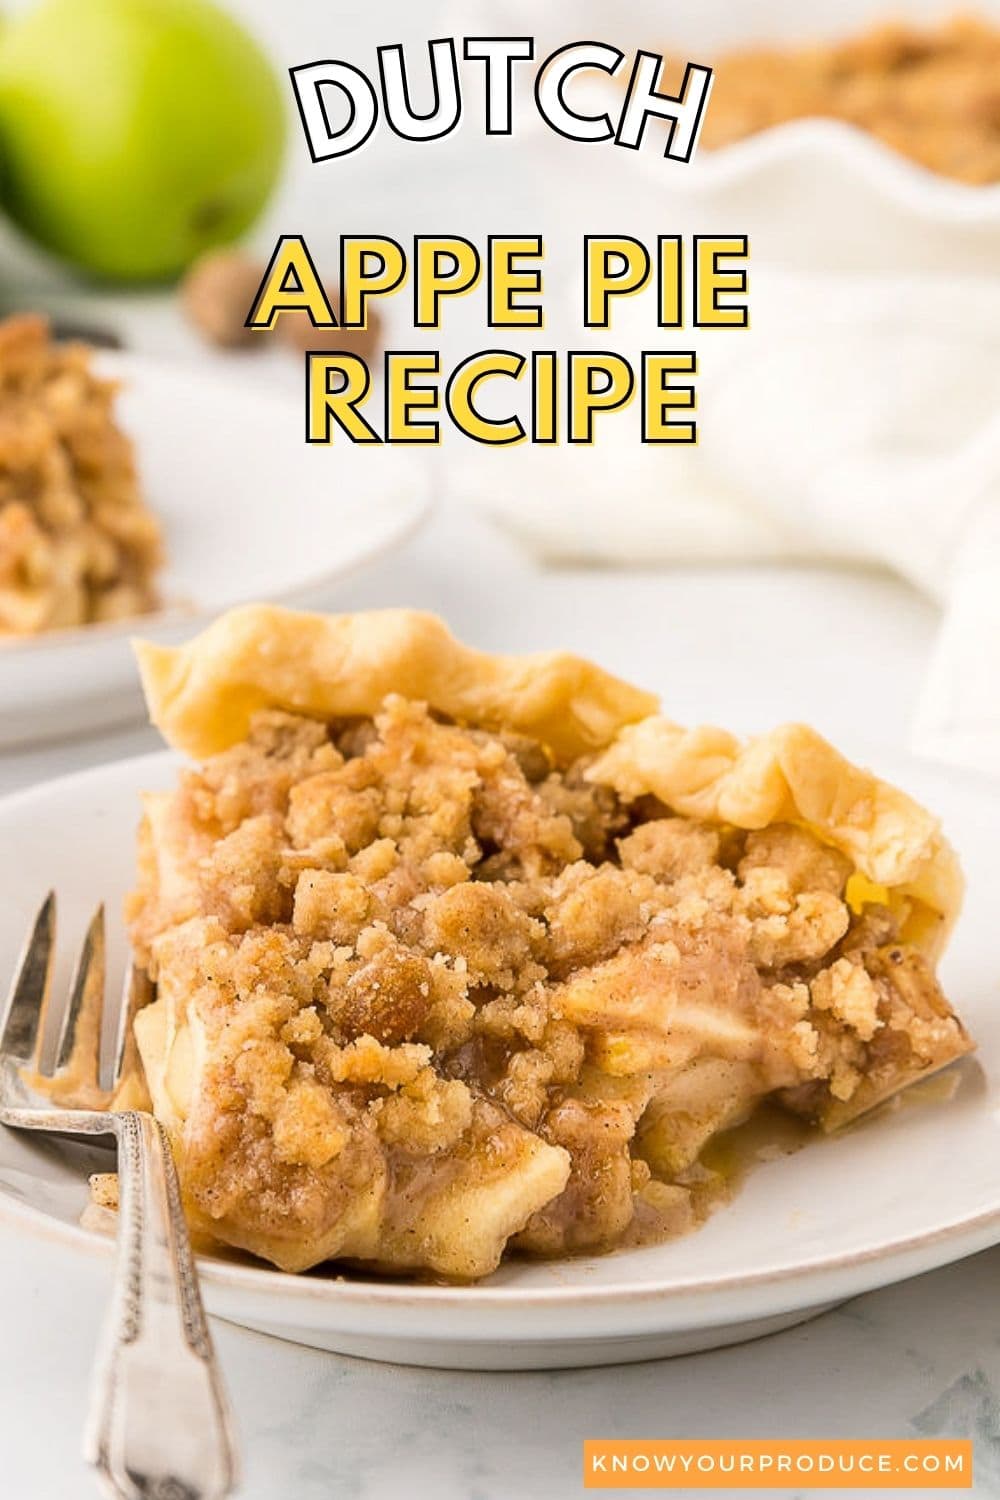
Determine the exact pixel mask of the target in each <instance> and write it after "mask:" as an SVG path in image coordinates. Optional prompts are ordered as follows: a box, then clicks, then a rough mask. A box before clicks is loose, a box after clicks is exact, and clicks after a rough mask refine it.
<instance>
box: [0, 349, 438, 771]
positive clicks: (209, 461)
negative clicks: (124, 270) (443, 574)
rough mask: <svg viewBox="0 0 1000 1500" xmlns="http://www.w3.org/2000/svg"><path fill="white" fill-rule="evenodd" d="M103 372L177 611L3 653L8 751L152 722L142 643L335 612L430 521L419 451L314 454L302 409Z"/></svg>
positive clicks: (157, 370) (213, 381) (222, 385)
mask: <svg viewBox="0 0 1000 1500" xmlns="http://www.w3.org/2000/svg"><path fill="white" fill-rule="evenodd" d="M100 365H101V368H102V369H104V370H106V371H107V372H108V373H110V374H113V375H115V376H116V377H118V378H120V379H121V380H122V382H123V389H122V392H121V395H120V398H119V408H118V409H119V414H120V418H121V421H122V425H123V426H124V427H125V428H126V430H127V431H128V432H129V433H130V434H131V435H132V437H133V439H134V440H135V444H136V449H137V454H138V460H139V465H140V472H141V476H142V483H143V489H144V492H145V494H146V497H147V499H148V501H149V504H150V506H151V508H152V509H153V510H154V511H155V512H156V514H157V515H158V516H159V517H160V519H161V520H162V522H163V527H164V532H165V540H166V548H167V568H166V572H165V573H164V575H163V580H162V591H163V596H164V600H165V604H166V607H165V609H164V610H163V611H162V612H161V613H160V614H157V615H150V616H146V617H144V618H143V619H142V620H140V621H134V620H133V621H129V622H127V623H124V624H122V625H97V626H87V627H84V628H82V629H78V630H65V631H56V632H53V633H52V634H49V635H44V636H40V637H38V638H37V639H32V640H30V641H26V642H5V643H4V644H3V645H2V646H0V748H2V747H6V746H9V745H15V744H23V743H25V742H27V741H31V740H40V739H47V738H61V737H64V736H67V735H74V734H79V733H82V732H84V731H87V730H95V729H101V728H106V727H108V726H109V725H112V724H121V723H125V722H126V721H128V720H129V719H137V718H140V717H141V715H142V698H141V695H140V693H139V690H138V680H137V677H136V671H135V664H134V661H133V658H132V652H131V649H130V647H129V637H130V636H132V635H135V634H141V635H144V636H147V637H151V638H153V639H156V640H163V641H171V640H180V639H182V638H186V637H189V636H191V635H193V634H194V632H195V630H196V629H197V627H198V625H199V624H200V623H201V622H202V621H203V620H205V619H207V618H209V617H210V616H212V615H214V614H217V613H219V612H220V611H221V610H223V609H226V608H228V607H229V606H230V605H233V604H239V603H245V602H247V601H249V600H259V599H267V600H276V601H280V602H281V603H284V604H295V605H301V606H303V607H311V606H316V607H319V606H321V605H324V604H327V605H328V604H330V603H331V602H335V598H336V594H335V585H336V580H337V579H338V578H341V577H342V576H343V575H344V574H345V573H348V572H350V571H351V570H352V569H354V568H356V567H358V566H359V565H361V564H362V563H364V562H367V561H369V560H370V559H371V558H373V557H375V556H377V555H378V554H379V553H381V552H383V551H385V550H386V549H387V548H389V547H391V546H393V545H395V544H396V543H398V542H399V541H401V540H402V539H403V538H404V537H405V536H406V535H408V534H409V532H410V531H411V530H412V529H413V528H414V527H415V526H416V525H417V523H418V522H419V520H420V518H421V517H422V515H423V514H424V512H425V511H426V508H427V504H428V498H429V481H428V476H427V470H426V466H425V464H424V463H423V462H422V461H421V459H420V458H419V457H414V456H413V451H412V449H408V450H406V451H405V453H402V452H400V451H399V450H396V449H393V448H388V447H384V448H378V449H375V448H358V447H355V446H354V444H351V443H346V442H345V443H343V444H339V443H335V444H334V445H332V446H331V447H328V448H327V447H309V446H307V444H306V442H305V436H304V430H303V429H304V420H305V419H304V415H303V407H302V405H301V403H299V402H297V401H296V400H294V399H293V398H289V397H286V396H283V395H277V394H271V393H270V392H268V391H262V390H261V389H260V388H259V387H257V386H253V385H250V384H249V383H247V384H242V383H241V382H239V381H237V380H232V381H229V382H227V381H224V380H223V379H221V378H220V377H218V376H214V375H212V376H208V375H204V374H200V373H199V372H198V371H196V370H191V369H189V368H188V367H186V366H183V365H171V364H168V363H163V364H159V363H157V362H156V361H153V360H146V359H140V358H136V357H134V356H131V355H115V356H109V355H103V356H102V357H101V359H100ZM303 399H304V398H303Z"/></svg>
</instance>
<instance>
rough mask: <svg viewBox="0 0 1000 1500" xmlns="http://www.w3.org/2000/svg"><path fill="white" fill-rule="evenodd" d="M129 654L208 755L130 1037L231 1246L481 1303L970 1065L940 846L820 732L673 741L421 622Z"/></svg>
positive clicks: (698, 1208) (222, 636) (287, 1263)
mask: <svg viewBox="0 0 1000 1500" xmlns="http://www.w3.org/2000/svg"><path fill="white" fill-rule="evenodd" d="M139 659H140V664H141V670H142V674H143V679H144V683H145V688H146V693H147V697H148V701H149V705H150V709H151V714H152V717H153V720H154V722H155V723H156V724H158V725H159V727H160V728H161V730H162V731H163V733H164V735H165V737H166V738H167V740H168V741H169V742H170V743H171V744H172V745H174V746H176V747H177V748H179V749H180V750H182V751H185V752H187V753H188V754H190V755H191V756H193V757H196V758H198V759H200V760H201V762H202V763H201V764H200V765H199V766H198V768H197V769H190V770H186V771H184V772H183V773H182V775H181V777H180V781H179V784H178V785H177V787H176V789H175V790H173V791H170V792H162V793H160V792H158V793H151V794H148V795H147V796H146V798H145V811H144V818H143V822H142V827H141V833H140V841H139V879H138V886H137V889H136V890H135V892H134V893H133V894H132V896H131V897H130V899H129V908H128V914H129V921H130V926H131V933H132V939H133V942H134V945H135V948H136V952H137V955H138V957H139V959H140V961H141V962H143V963H145V964H146V965H147V966H148V967H149V969H150V972H151V974H152V977H153V978H154V980H155V983H156V999H155V1001H154V1002H153V1003H152V1004H150V1005H149V1006H148V1007H147V1008H146V1009H144V1010H142V1011H140V1013H139V1014H138V1016H137V1018H136V1021H135V1030H136V1037H137V1041H138V1045H139V1050H140V1052H141V1056H142V1061H143V1065H144V1071H145V1083H146V1085H147V1086H148V1089H149V1094H150V1096H151V1101H152V1106H153V1108H154V1110H155V1112H156V1114H157V1116H158V1117H159V1119H160V1120H161V1121H162V1122H163V1124H164V1125H165V1126H166V1128H167V1130H168V1131H169V1134H170V1137H171V1140H172V1142H173V1146H174V1150H175V1153H176V1157H177V1163H178V1168H179V1172H180V1177H181V1182H182V1190H183V1194H184V1201H185V1206H186V1210H187V1213H188V1215H189V1218H190V1222H191V1225H192V1228H193V1229H194V1230H195V1231H196V1232H197V1233H198V1234H200V1235H202V1236H208V1237H210V1238H211V1239H212V1240H213V1241H215V1242H216V1243H220V1242H221V1243H223V1244H226V1245H229V1246H236V1247H239V1248H241V1249H243V1250H246V1251H249V1252H252V1253H254V1254H255V1255H257V1256H260V1257H263V1258H264V1259H265V1260H268V1261H271V1262H273V1263H274V1264H275V1265H277V1266H279V1267H282V1268H284V1269H285V1270H289V1271H303V1270H306V1269H308V1268H310V1267H313V1266H317V1265H320V1264H321V1263H324V1262H330V1261H338V1262H349V1263H352V1264H354V1265H362V1266H364V1267H367V1268H369V1269H376V1270H379V1271H390V1272H396V1273H422V1274H425V1275H427V1274H429V1275H436V1276H442V1277H448V1278H455V1279H472V1278H476V1277H481V1276H483V1275H486V1274H487V1273H489V1272H491V1271H492V1270H493V1269H494V1268H495V1267H496V1266H497V1264H498V1262H499V1261H500V1258H501V1256H502V1255H503V1254H504V1252H505V1251H509V1252H512V1253H521V1254H530V1255H543V1256H561V1255H569V1254H573V1253H577V1252H590V1253H594V1252H599V1251H605V1250H610V1249H612V1248H614V1247H615V1246H618V1245H623V1244H624V1245H627V1244H636V1243H642V1242H646V1241H648V1240H650V1239H654V1238H658V1237H666V1236H669V1235H673V1234H677V1233H680V1232H683V1231H684V1230H687V1229H689V1228H692V1227H694V1226H695V1225H696V1224H697V1223H698V1222H699V1221H700V1220H701V1219H702V1218H703V1217H704V1216H705V1214H706V1212H707V1211H708V1210H709V1208H710V1207H711V1206H712V1204H713V1203H714V1202H716V1201H718V1200H719V1198H720V1196H724V1194H722V1193H721V1191H720V1189H721V1187H722V1186H723V1185H724V1184H723V1182H722V1174H720V1172H719V1171H717V1170H715V1169H714V1168H713V1166H712V1147H713V1143H716V1142H717V1139H718V1138H721V1139H723V1140H724V1139H725V1135H724V1133H725V1132H727V1131H729V1130H730V1129H731V1128H732V1127H734V1126H736V1125H738V1124H739V1123H740V1122H742V1121H745V1120H747V1119H748V1117H749V1116H751V1115H752V1114H753V1113H754V1111H755V1110H756V1109H757V1108H758V1106H760V1105H761V1104H762V1103H763V1102H764V1101H768V1102H769V1105H774V1104H777V1105H779V1106H780V1107H781V1108H782V1109H783V1110H785V1111H787V1112H789V1114H790V1115H794V1116H797V1117H800V1118H802V1119H803V1120H807V1121H809V1122H813V1123H815V1124H816V1125H818V1126H819V1127H822V1128H823V1129H826V1130H832V1129H835V1128H838V1127H840V1126H842V1125H845V1124H847V1123H848V1122H849V1121H851V1120H853V1119H854V1118H855V1117H856V1116H858V1115H859V1114H861V1113H862V1112H864V1111H866V1110H869V1109H871V1108H872V1107H873V1106H874V1105H876V1104H878V1103H880V1101H882V1100H884V1099H886V1098H887V1097H888V1096H889V1095H891V1094H893V1093H894V1092H896V1091H897V1090H899V1089H901V1088H904V1087H905V1086H906V1085H907V1084H909V1083H911V1082H912V1081H913V1080H915V1079H918V1078H923V1077H925V1076H927V1075H928V1074H930V1073H931V1072H933V1071H934V1070H936V1069H938V1068H941V1067H943V1066H944V1065H946V1064H947V1063H950V1062H951V1061H952V1060H953V1059H955V1058H957V1057H959V1056H961V1055H962V1054H963V1053H965V1052H967V1051H969V1050H970V1047H971V1043H970V1041H969V1038H968V1036H967V1035H966V1032H965V1031H964V1029H963V1027H962V1025H961V1022H960V1021H959V1020H958V1019H957V1017H956V1016H955V1014H954V1013H953V1011H952V1010H951V1008H950V1006H949V1004H948V1002H947V1000H946V999H945V997H944V995H943V994H942V992H941V989H940V988H939V985H938V983H937V980H936V978H935V972H934V965H935V961H936V958H937V956H938V955H939V953H940V951H941V949H942V946H943V944H944V942H945V939H946V936H947V933H948V930H949V928H950V926H951V924H952V922H953V920H954V918H955V916H956V914H957V911H958V907H959V903H960V898H961V876H960V873H959V869H958V865H957V862H956V859H955V856H954V854H953V852H952V851H951V849H950V847H949V845H948V844H947V843H946V841H945V839H944V838H943V836H942V834H941V832H940V829H939V827H938V824H937V822H936V820H935V819H934V818H933V817H932V816H931V815H930V814H929V813H927V812H925V811H924V810H923V809H922V808H920V807H919V806H918V805H917V804H916V803H915V802H913V801H912V800H911V799H910V798H909V797H907V796H905V795H904V794H903V793H902V792H900V791H897V790H895V789H894V788H892V787H890V786H888V785H886V784H885V783H883V782H880V781H879V780H877V779H876V778H875V777H874V776H873V775H871V774H869V773H868V772H867V771H863V770H860V769H858V768H857V767H855V766H853V765H851V764H849V763H848V762H847V761H846V760H844V759H843V758H842V757H841V756H840V755H839V754H837V752H836V751H835V750H833V749H832V747H831V746H830V745H828V744H827V743H826V742H825V741H824V740H823V739H821V738H820V736H819V735H818V734H816V733H815V732H813V731H812V730H811V729H808V728H806V727H804V726H802V725H786V726H785V727H783V728H780V729H777V730H775V731H774V732H773V733H771V734H766V735H762V736H760V737H759V738H757V739H754V740H751V741H749V742H747V743H741V742H740V741H738V740H737V739H735V738H734V737H733V736H732V735H730V734H727V733H724V732H723V731H721V730H718V729H704V728H703V729H695V730H685V729H682V728H680V727H678V726H677V725H676V724H673V723H672V722H671V721H670V720H669V719H666V718H664V717H662V716H661V715H660V714H659V713H658V711H657V704H656V700H655V699H654V698H653V697H652V696H651V695H650V694H648V693H645V692H642V691H641V690H639V689H638V688H634V687H631V686H629V685H628V684H627V683H625V682H621V681H619V680H617V679H615V678H613V677H610V676H608V675H607V674H606V673H604V672H602V671H600V670H599V669H598V668H597V667H595V666H592V665H591V664H590V663H588V662H586V661H582V660H580V659H578V658H575V657H572V656H566V655H558V654H549V655H540V656H530V657H500V656H487V655H484V654H482V653H479V652H476V651H473V650H470V649H469V648H467V647H465V646H462V645H460V644H459V643H458V642H457V641H456V640H454V638H453V637H452V636H451V635H450V634H449V633H448V631H447V629H446V628H445V626H444V625H443V624H442V623H441V622H440V621H439V620H437V619H435V618H434V617H432V616H429V615H423V614H417V613H412V612H409V611H405V610H389V611H384V612H376V613H371V614H360V615H345V616H319V615H306V614H297V613H293V612H289V611H285V610H280V609H276V608H272V607H264V606H251V607H248V608H244V609H239V610H236V611H234V612H232V613H230V614H228V615H226V616H224V617H223V618H222V619H220V620H219V621H217V622H216V623H215V624H214V625H212V626H211V627H210V628H209V629H208V630H207V631H205V632H204V633H203V634H202V635H201V636H199V637H198V638H197V639H195V640H194V641H192V642H191V643H189V644H187V645H185V646H182V647H180V648H176V649H174V648H164V647H160V646H153V645H141V646H140V647H139ZM139 1086H140V1085H139V1081H138V1080H135V1079H133V1080H130V1081H129V1085H128V1087H129V1090H130V1093H131V1096H132V1099H133V1100H134V1099H135V1098H136V1097H137V1093H138V1089H139Z"/></svg>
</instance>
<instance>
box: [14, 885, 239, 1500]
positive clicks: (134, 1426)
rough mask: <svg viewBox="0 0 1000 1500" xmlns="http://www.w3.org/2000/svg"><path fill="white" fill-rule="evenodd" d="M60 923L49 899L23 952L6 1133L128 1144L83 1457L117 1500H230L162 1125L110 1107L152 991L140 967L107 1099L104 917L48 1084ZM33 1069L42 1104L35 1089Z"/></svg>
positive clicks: (207, 1342) (214, 1386)
mask: <svg viewBox="0 0 1000 1500" xmlns="http://www.w3.org/2000/svg"><path fill="white" fill-rule="evenodd" d="M55 925H56V903H55V897H54V896H53V895H50V896H49V897H48V899H47V900H46V902H45V904H44V905H43V906H42V909H41V911H40V912H39V913H38V916H37V917H36V919H35V923H34V926H33V927H32V930H31V933H30V935H29V937H28V940H27V942H26V944H25V947H24V951H23V953H22V955H21V959H20V962H19V964H18V967H17V971H16V973H15V975H14V980H13V983H12V985H11V992H10V998H9V1001H8V1006H7V1012H6V1017H5V1020H4V1025H3V1031H2V1034H0V1123H3V1124H4V1125H9V1126H13V1127H14V1128H16V1129H28V1130H44V1131H52V1132H58V1133H62V1134H70V1135H85V1136H86V1135H94V1136H97V1135H113V1136H114V1137H115V1139H116V1142H117V1149H118V1178H119V1208H118V1262H117V1270H116V1275H115V1287H114V1294H113V1301H112V1307H111V1312H110V1317H109V1320H108V1324H107V1327H106V1330H105V1334H104V1338H103V1342H102V1346H101V1351H100V1354H99V1357H98V1362H97V1366H96V1369H95V1375H94V1391H93V1399H92V1403H91V1412H90V1419H89V1422H88V1426H87V1432H86V1435H85V1441H84V1453H85V1456H86V1457H87V1459H88V1460H89V1461H90V1462H91V1463H92V1464H94V1465H95V1467H96V1468H97V1470H98V1473H99V1475H100V1477H101V1479H102V1481H103V1483H104V1485H105V1487H106V1489H107V1490H108V1492H109V1493H110V1494H112V1495H114V1496H121V1497H127V1500H140V1497H141V1500H222V1497H224V1496H226V1495H229V1494H231V1493H232V1490H233V1487H234V1485H235V1483H236V1477H237V1464H236V1451H235V1444H234V1440H233V1434H232V1425H231V1420H230V1416H229V1408H228V1403H227V1401H226V1397H225V1393H224V1390H223V1386H222V1379H221V1375H220V1373H219V1369H218V1365H217V1363H216V1359H215V1354H214V1351H213V1348H212V1340H211V1335H210V1334H209V1330H208V1324H207V1322H206V1319H205V1314H204V1310H203V1308H202V1304H201V1296H200V1294H199V1291H198V1281H197V1273H196V1270H195V1264H194V1257H193V1255H192V1253H191V1244H190V1240H189V1238H188V1233H187V1226H186V1224H185V1222H184V1214H183V1210H182V1207H181V1198H180V1191H179V1188H178V1183H177V1173H176V1170H175V1168H174V1162H173V1157H172V1155H171V1151H170V1144H169V1142H168V1140H167V1137H166V1133H165V1131H164V1129H163V1127H162V1125H161V1124H160V1123H159V1121H158V1120H156V1119H155V1118H154V1117H153V1116H152V1115H151V1114H148V1113H146V1112H145V1111H142V1110H125V1111H122V1112H117V1111H116V1112H111V1111H110V1110H109V1109H108V1107H107V1106H108V1103H109V1101H110V1098H111V1092H113V1090H114V1088H115V1087H116V1086H117V1084H118V1082H119V1081H120V1079H121V1077H122V1076H123V1074H124V1073H126V1072H127V1071H128V1069H129V1068H130V1067H131V1065H132V1062H133V1056H134V1054H133V1050H132V1049H133V1048H134V1041H133V1039H132V1020H133V1018H134V1015H135V1013H136V1011H137V1010H138V1009H139V1008H140V1007H141V1006H142V1005H143V1004H144V1003H145V1001H146V1000H147V999H148V998H149V981H148V979H147V977H146V975H145V973H144V972H143V971H142V970H141V969H138V968H136V967H135V966H134V965H133V966H132V968H131V970H130V973H129V976H128V981H127V984H126V991H125V999H124V1001H123V1004H122V1011H121V1015H120V1017H119V1025H118V1043H117V1046H116V1050H115V1064H114V1078H113V1081H112V1086H111V1091H110V1092H105V1091H103V1090H102V1089H101V1087H100V1044H101V1032H102V1017H103V1008H104V992H105V958H104V947H105V945H104V917H103V911H102V910H99V911H98V913H97V915H96V916H95V917H94V920H93V921H92V922H91V925H90V928H89V930H88V933H87V937H86V940H85V943H84V947H83V951H82V953H81V955H80V959H79V962H78V964H77V967H76V972H75V976H74V979H73V982H72V985H71V990H70V996H69V1002H68V1004H67V1006H66V1008H65V1010H64V1013H63V1017H62V1021H61V1026H60V1034H59V1041H58V1045H57V1048H56V1061H55V1067H54V1070H53V1073H52V1074H51V1075H50V1076H49V1077H48V1078H44V1077H43V1076H42V1074H41V1068H40V1056H41V1049H42V1041H43V1038H44V1033H45V1030H46V1026H45V1017H46V1014H47V1010H48V1008H49V1005H50V1003H51V1001H50V995H51V987H52V986H51V980H52V964H53V957H54V951H55ZM32 1070H34V1073H35V1078H36V1079H37V1081H38V1083H39V1084H40V1085H41V1088H42V1090H43V1091H44V1092H42V1093H40V1092H39V1091H38V1089H37V1088H35V1087H33V1080H32V1077H31V1073H32ZM46 1095H49V1096H50V1097H46ZM60 1095H62V1096H63V1097H71V1098H72V1100H73V1104H74V1107H72V1108H62V1107H58V1105H57V1104H56V1103H54V1100H55V1101H57V1100H58V1099H59V1097H60ZM78 1104H83V1105H84V1106H85V1107H77V1105H78Z"/></svg>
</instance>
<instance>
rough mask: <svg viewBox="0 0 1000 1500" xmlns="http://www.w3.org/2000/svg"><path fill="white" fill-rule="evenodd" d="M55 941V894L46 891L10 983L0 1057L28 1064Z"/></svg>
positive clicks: (48, 980) (47, 984)
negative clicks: (2, 1055)
mask: <svg viewBox="0 0 1000 1500" xmlns="http://www.w3.org/2000/svg"><path fill="white" fill-rule="evenodd" d="M55 939H56V893H55V891H49V894H48V895H47V896H46V898H45V900H44V901H43V902H42V905H41V907H40V909H39V912H38V915H37V916H36V917H35V920H34V923H33V924H32V928H31V931H30V933H29V934H28V937H27V940H26V942H25V944H24V948H23V949H22V951H21V956H20V958H19V959H18V962H17V968H16V969H15V971H14V978H13V979H12V981H11V986H10V994H9V996H8V998H7V1009H6V1017H5V1020H4V1026H3V1033H2V1035H0V1053H3V1054H4V1055H5V1056H9V1057H13V1058H16V1059H17V1060H18V1061H19V1062H25V1063H27V1062H30V1061H31V1059H32V1057H33V1056H34V1052H35V1043H36V1040H37V1038H38V1034H39V1023H40V1020H41V1017H42V1014H43V1012H44V1010H45V1002H46V999H47V997H48V992H49V986H50V983H51V980H52V959H53V955H54V952H55Z"/></svg>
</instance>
